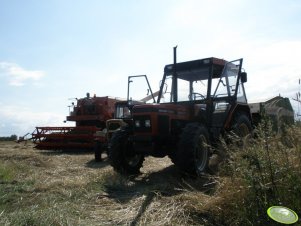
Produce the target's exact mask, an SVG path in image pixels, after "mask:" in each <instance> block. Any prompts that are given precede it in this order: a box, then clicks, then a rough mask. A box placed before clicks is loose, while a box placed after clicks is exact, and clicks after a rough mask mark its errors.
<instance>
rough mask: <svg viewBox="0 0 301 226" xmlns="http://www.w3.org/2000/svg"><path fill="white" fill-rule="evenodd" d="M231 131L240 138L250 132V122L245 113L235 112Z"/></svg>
mask: <svg viewBox="0 0 301 226" xmlns="http://www.w3.org/2000/svg"><path fill="white" fill-rule="evenodd" d="M232 131H233V132H234V133H235V134H236V135H237V136H238V137H240V138H243V137H246V136H248V135H249V134H252V124H251V121H250V119H249V117H248V116H247V115H246V114H243V113H242V114H237V115H236V116H235V118H234V120H233V123H232Z"/></svg>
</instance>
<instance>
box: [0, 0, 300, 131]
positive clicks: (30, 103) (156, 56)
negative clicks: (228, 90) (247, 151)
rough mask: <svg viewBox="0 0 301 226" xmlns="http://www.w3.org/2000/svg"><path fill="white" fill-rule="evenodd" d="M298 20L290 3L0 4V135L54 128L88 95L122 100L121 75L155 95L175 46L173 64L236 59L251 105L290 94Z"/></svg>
mask: <svg viewBox="0 0 301 226" xmlns="http://www.w3.org/2000/svg"><path fill="white" fill-rule="evenodd" d="M300 21H301V2H300V1H298V0H286V1H284V0H280V1H270V0H266V1H258V0H254V1H243V0H228V1H222V0H220V1H218V0H211V1H209V0H208V1H206V0H173V1H172V0H164V1H159V0H152V1H146V0H144V1H143V0H140V1H138V0H127V1H122V0H112V1H104V0H103V1H101V0H85V1H83V0H81V1H80V0H73V1H71V0H49V1H38V0H28V1H26V2H24V1H17V0H0V34H1V35H0V136H8V135H11V134H17V135H24V134H25V133H27V132H32V131H33V130H34V128H35V126H46V125H52V126H54V125H62V122H63V120H65V116H66V115H67V114H68V107H67V106H68V105H69V104H70V102H71V100H70V98H74V97H83V96H85V94H86V93H87V92H90V93H92V94H94V93H96V94H97V95H98V96H114V97H126V93H127V76H129V75H136V74H147V75H148V77H149V80H150V83H151V85H152V89H153V90H157V89H158V86H159V81H160V79H161V77H162V75H163V67H164V65H165V64H169V63H172V47H173V46H175V45H178V61H186V60H193V59H201V58H206V57H211V56H214V57H219V58H224V59H226V60H233V59H237V58H244V68H245V70H246V71H247V72H248V83H247V85H246V89H247V95H248V99H249V100H250V101H253V100H258V99H260V100H263V99H265V98H269V97H273V96H276V95H279V94H281V95H282V96H286V97H290V98H291V97H294V96H295V93H296V92H297V91H298V79H299V78H300V77H301V64H300V62H299V61H300V59H301V24H300ZM292 104H293V105H294V106H295V107H296V104H295V103H293V101H292Z"/></svg>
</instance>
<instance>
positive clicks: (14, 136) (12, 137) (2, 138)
mask: <svg viewBox="0 0 301 226" xmlns="http://www.w3.org/2000/svg"><path fill="white" fill-rule="evenodd" d="M17 139H18V136H17V135H11V136H10V137H0V141H16V140H17Z"/></svg>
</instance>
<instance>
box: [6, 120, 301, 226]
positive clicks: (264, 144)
mask: <svg viewBox="0 0 301 226" xmlns="http://www.w3.org/2000/svg"><path fill="white" fill-rule="evenodd" d="M233 139H234V138H233ZM235 143H239V144H240V147H237V146H235V145H234V144H235ZM244 143H245V144H244V145H241V142H232V144H226V143H224V144H223V145H222V147H221V149H222V150H221V152H223V153H225V158H224V161H223V162H222V163H221V164H220V165H219V171H218V173H217V174H216V175H204V176H203V177H201V178H199V179H194V178H189V177H186V176H180V174H179V172H178V171H177V169H176V167H174V166H173V165H172V164H171V162H170V161H169V160H168V159H167V158H166V159H163V160H158V159H155V158H147V159H146V162H145V164H144V167H143V169H142V170H143V173H142V174H141V175H139V176H137V177H133V178H132V177H124V176H120V175H119V174H116V173H115V172H114V171H113V170H112V168H111V167H110V166H109V165H108V163H107V162H106V161H103V162H100V163H96V162H94V161H93V160H92V159H93V155H91V153H90V154H87V153H86V154H75V153H73V154H69V153H48V154H47V153H46V154H45V153H44V152H39V151H37V150H34V149H32V147H25V146H22V145H20V144H15V143H13V142H11V143H10V144H8V145H7V147H6V149H5V147H4V148H3V147H2V146H1V147H0V225H7V226H10V225H12V226H14V225H16V226H17V225H18V226H19V225H24V226H25V225H33V226H35V225H45V226H46V225H58V226H61V225H66V226H67V225H208V226H213V225H214V226H219V225H220V226H221V225H231V226H232V225H247V226H248V225H277V224H276V223H275V222H273V221H272V220H271V219H269V218H268V216H267V214H266V211H267V209H268V208H269V207H270V206H274V205H283V206H287V207H289V208H291V209H293V210H294V211H295V212H296V213H297V214H299V216H300V214H301V127H300V126H292V127H289V128H286V130H285V132H284V133H283V134H282V135H281V136H280V135H276V134H274V132H273V131H272V125H271V123H270V122H264V124H261V125H259V126H258V128H257V129H256V138H255V139H246V140H245V141H244ZM154 166H157V167H158V168H156V169H155V170H154ZM299 223H300V222H299ZM296 225H298V223H297V224H296Z"/></svg>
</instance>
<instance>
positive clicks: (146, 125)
mask: <svg viewBox="0 0 301 226" xmlns="http://www.w3.org/2000/svg"><path fill="white" fill-rule="evenodd" d="M144 125H145V127H148V128H149V127H151V122H150V120H149V119H147V120H145V122H144Z"/></svg>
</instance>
